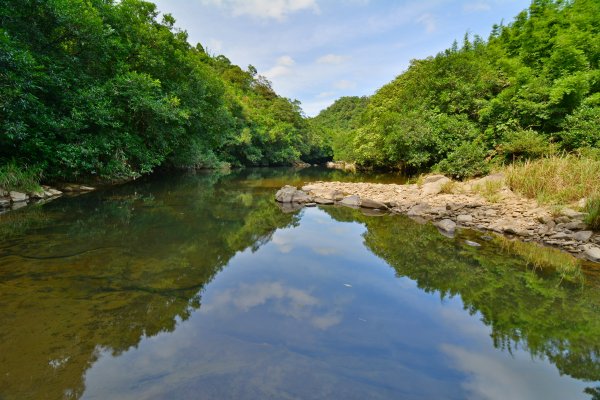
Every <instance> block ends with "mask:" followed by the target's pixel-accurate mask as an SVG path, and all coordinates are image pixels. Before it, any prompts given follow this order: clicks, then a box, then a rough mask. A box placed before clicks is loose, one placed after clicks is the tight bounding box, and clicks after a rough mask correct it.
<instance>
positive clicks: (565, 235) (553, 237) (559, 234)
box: [550, 232, 573, 240]
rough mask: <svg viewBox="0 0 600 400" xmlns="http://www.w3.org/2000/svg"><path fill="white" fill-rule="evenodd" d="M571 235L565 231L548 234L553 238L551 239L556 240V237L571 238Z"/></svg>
mask: <svg viewBox="0 0 600 400" xmlns="http://www.w3.org/2000/svg"><path fill="white" fill-rule="evenodd" d="M572 237H573V236H572V235H570V234H568V233H565V232H558V233H555V234H554V235H552V236H550V239H553V240H558V239H571V238H572Z"/></svg>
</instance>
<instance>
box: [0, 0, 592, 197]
mask: <svg viewBox="0 0 600 400" xmlns="http://www.w3.org/2000/svg"><path fill="white" fill-rule="evenodd" d="M599 63H600V3H599V2H598V1H596V0H533V1H532V3H531V5H530V7H529V8H528V9H527V10H524V11H522V12H521V13H520V14H519V15H517V16H516V17H515V19H514V21H512V22H511V23H508V24H504V23H501V24H499V25H495V26H493V28H492V30H491V34H490V35H489V37H488V38H487V40H485V39H483V38H481V37H479V36H473V37H471V35H469V34H468V33H467V34H465V36H464V39H463V40H462V42H461V43H459V42H457V41H455V42H454V44H453V45H452V46H451V47H450V48H448V49H447V50H445V51H443V52H440V53H439V54H437V55H435V56H432V57H428V58H426V59H421V60H412V61H411V62H410V66H409V67H408V69H407V70H406V71H404V72H402V73H401V74H400V75H399V76H398V77H397V78H396V79H394V80H393V81H392V82H390V83H388V84H386V85H385V86H383V87H382V88H380V89H379V90H378V91H377V92H376V93H375V94H374V95H372V96H370V97H343V98H341V99H339V100H338V101H336V102H335V103H334V104H333V105H332V106H330V107H329V108H327V109H326V110H323V111H322V112H321V113H320V114H319V115H318V116H317V117H315V118H307V117H306V116H305V115H304V114H303V112H302V109H301V105H300V103H299V102H298V101H296V100H292V99H287V98H285V97H282V96H280V95H278V94H277V93H276V92H275V91H274V90H273V88H272V86H271V83H270V82H269V81H268V80H267V79H266V78H265V77H263V76H261V75H260V74H259V73H258V71H257V70H256V68H255V67H253V66H252V65H249V66H248V67H247V68H246V69H243V68H241V67H239V66H237V65H234V64H232V63H231V61H230V60H229V59H228V58H227V57H226V56H224V55H212V54H208V53H207V52H206V51H205V50H204V48H203V46H202V45H201V44H196V45H192V44H190V43H189V42H188V36H187V33H186V32H185V31H183V30H180V29H178V28H177V27H176V23H175V20H174V18H173V17H172V16H171V15H169V14H164V15H161V14H160V13H159V10H157V8H156V6H155V5H154V4H152V3H150V2H146V1H141V0H122V1H114V0H85V1H84V0H49V1H37V0H14V1H11V2H10V4H9V2H2V3H0V86H1V87H2V96H1V97H0V186H3V187H5V188H10V187H11V185H13V186H14V185H15V184H16V181H17V180H18V179H16V178H15V176H20V177H21V179H22V180H26V179H27V178H31V179H33V180H37V181H39V180H40V179H41V180H44V181H52V180H55V181H56V180H58V181H66V180H103V181H107V180H108V181H110V180H127V179H131V178H136V177H138V176H140V175H143V174H147V173H150V172H152V171H154V170H156V169H157V168H219V167H223V166H231V167H244V166H277V165H291V164H293V163H297V162H300V161H304V162H309V163H317V162H324V161H327V160H329V159H332V158H333V159H336V160H344V161H348V162H355V163H356V164H357V165H358V166H359V167H362V168H369V169H396V170H402V171H404V172H406V173H409V174H413V173H420V172H427V171H430V170H436V171H440V172H443V173H446V174H447V175H449V176H453V177H455V178H461V179H462V178H468V177H472V176H477V175H482V174H485V173H487V172H488V171H489V170H490V169H491V168H492V167H493V165H497V164H502V163H507V162H514V161H518V160H527V159H536V158H540V157H545V156H548V155H556V154H559V155H561V154H567V153H568V154H575V155H576V156H578V157H581V156H583V157H588V158H591V159H595V160H597V159H599V158H600V150H599V147H600V68H599ZM11 171H12V172H11ZM11 177H12V178H11ZM11 179H13V181H11ZM11 182H12V183H11Z"/></svg>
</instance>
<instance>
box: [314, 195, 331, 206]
mask: <svg viewBox="0 0 600 400" xmlns="http://www.w3.org/2000/svg"><path fill="white" fill-rule="evenodd" d="M313 201H314V202H315V203H317V204H323V205H331V204H334V203H335V201H333V200H331V199H324V198H322V197H315V198H314V199H313Z"/></svg>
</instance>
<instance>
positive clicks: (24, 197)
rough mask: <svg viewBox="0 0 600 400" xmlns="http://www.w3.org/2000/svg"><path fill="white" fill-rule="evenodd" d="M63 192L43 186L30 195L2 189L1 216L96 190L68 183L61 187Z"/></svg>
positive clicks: (0, 199)
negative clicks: (41, 203)
mask: <svg viewBox="0 0 600 400" xmlns="http://www.w3.org/2000/svg"><path fill="white" fill-rule="evenodd" d="M59 187H60V189H61V190H59V189H57V188H53V187H50V186H46V185H43V186H41V188H40V190H38V191H35V192H30V193H23V192H19V191H14V190H12V191H8V190H4V189H2V188H0V214H1V213H4V212H7V211H10V210H17V209H19V208H22V207H25V206H26V205H28V204H33V203H39V202H46V201H50V200H53V199H55V198H58V197H60V196H62V195H63V194H65V193H67V194H78V193H83V192H90V191H92V190H95V188H93V187H91V186H85V185H78V184H72V183H66V184H62V185H60V186H59Z"/></svg>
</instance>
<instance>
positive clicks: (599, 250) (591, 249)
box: [583, 244, 600, 262]
mask: <svg viewBox="0 0 600 400" xmlns="http://www.w3.org/2000/svg"><path fill="white" fill-rule="evenodd" d="M583 251H584V253H585V255H586V257H587V258H588V259H589V260H591V261H595V262H600V247H597V246H594V245H591V244H588V245H585V246H584V247H583Z"/></svg>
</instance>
